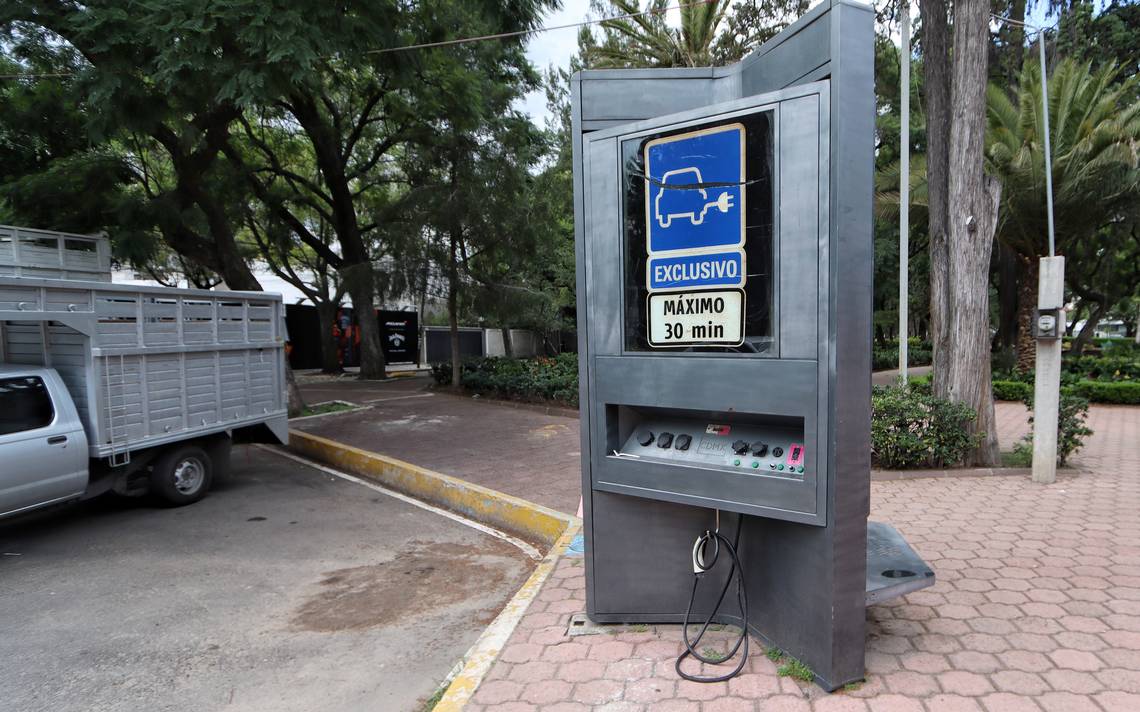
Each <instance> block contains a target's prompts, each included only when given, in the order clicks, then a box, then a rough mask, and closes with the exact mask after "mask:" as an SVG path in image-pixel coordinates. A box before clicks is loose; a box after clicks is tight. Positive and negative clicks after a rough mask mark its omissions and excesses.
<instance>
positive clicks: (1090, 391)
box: [1061, 381, 1140, 405]
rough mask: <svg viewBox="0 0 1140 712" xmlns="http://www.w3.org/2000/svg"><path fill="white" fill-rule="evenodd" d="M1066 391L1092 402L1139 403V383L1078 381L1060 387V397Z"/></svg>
mask: <svg viewBox="0 0 1140 712" xmlns="http://www.w3.org/2000/svg"><path fill="white" fill-rule="evenodd" d="M1066 392H1069V393H1073V394H1075V395H1079V396H1080V397H1082V398H1086V399H1088V400H1089V401H1091V402H1093V403H1113V404H1116V405H1140V383H1104V382H1101V381H1079V382H1077V383H1075V384H1073V385H1072V386H1069V387H1068V388H1062V389H1061V393H1062V397H1064V395H1063V394H1065V393H1066Z"/></svg>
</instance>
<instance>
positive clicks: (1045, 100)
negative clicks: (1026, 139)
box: [1037, 30, 1056, 257]
mask: <svg viewBox="0 0 1140 712" xmlns="http://www.w3.org/2000/svg"><path fill="white" fill-rule="evenodd" d="M1037 46H1038V47H1040V48H1041V109H1042V118H1043V119H1044V121H1045V136H1044V138H1045V204H1046V207H1047V209H1048V213H1047V214H1048V217H1049V256H1050V257H1052V256H1053V255H1055V254H1056V249H1055V245H1054V243H1053V157H1052V152H1051V149H1050V147H1049V80H1048V78H1046V76H1045V30H1040V31H1038V33H1037Z"/></svg>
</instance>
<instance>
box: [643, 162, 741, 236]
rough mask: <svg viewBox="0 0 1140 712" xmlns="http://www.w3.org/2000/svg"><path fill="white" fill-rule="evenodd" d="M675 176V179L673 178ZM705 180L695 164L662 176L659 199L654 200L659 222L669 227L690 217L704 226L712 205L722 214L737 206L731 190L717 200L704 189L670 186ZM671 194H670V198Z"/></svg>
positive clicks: (697, 223)
mask: <svg viewBox="0 0 1140 712" xmlns="http://www.w3.org/2000/svg"><path fill="white" fill-rule="evenodd" d="M677 176H692V178H691V179H689V181H688V182H683V181H680V180H676V178H677ZM670 178H673V179H674V180H673V181H670V180H669V179H670ZM703 182H704V179H703V178H702V177H701V171H700V169H699V168H696V167H695V166H692V167H688V168H677V169H675V170H671V171H668V172H666V173H665V175H663V176H661V189H660V190H659V191H658V192H657V198H656V199H655V200H654V201H653V210H654V212H655V213H657V224H658V225H660V226H661V228H662V229H668V227H669V226H670V225H672V224H673V220H674V219H684V218H688V220H689V222H691V223H692V224H693V225H700V224H701V223H703V222H704V221H705V214H706V213H707V212H708V211H709V210H711V209H712V208H716V209H717V210H720V211H721V212H722V213H727V212H728V209H729V208H731V207H733V202H732V195H731V194H730V193H729V192H728V191H724V192H723V193H721V194H720V195H718V196H717V198H716V200H713V201H709V194H708V191H707V190H705V189H704V188H696V189H692V188H689V189H685V188H679V187H678V188H671V187H670V186H679V185H689V184H690V183H695V184H698V185H699V184H701V183H703ZM667 195H668V197H666V196H667ZM662 202H664V203H665V205H664V210H663V209H662V205H661V204H662Z"/></svg>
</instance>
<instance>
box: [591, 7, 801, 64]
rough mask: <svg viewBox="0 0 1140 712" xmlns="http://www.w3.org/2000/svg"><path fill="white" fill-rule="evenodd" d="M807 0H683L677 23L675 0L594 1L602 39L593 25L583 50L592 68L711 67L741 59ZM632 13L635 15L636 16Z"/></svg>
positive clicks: (796, 14) (779, 27)
mask: <svg viewBox="0 0 1140 712" xmlns="http://www.w3.org/2000/svg"><path fill="white" fill-rule="evenodd" d="M808 6H809V3H808V2H807V0H745V1H743V2H736V3H733V0H709V2H701V3H682V4H681V5H680V8H679V9H678V10H677V12H678V14H679V17H680V23H679V26H677V27H673V26H671V25H670V24H669V22H668V21H667V11H669V10H671V9H673V8H675V7H676V5H674V4H673V3H672V2H671V0H647V1H646V4H645V6H644V7H642V6H641V5H640V3H639V0H608V1H607V2H603V1H602V0H594V2H593V3H592V4H591V8H592V9H593V10H594V11H595V12H597V13H598V14H600V15H601V16H602V17H611V18H613V19H610V20H607V21H605V22H603V23H602V37H601V40H600V41H598V40H595V38H594V36H593V34H592V33H591V32H589V31H588V30H587V31H585V32H583V33H582V35H580V37H579V54H580V56H581V57H582V61H583V63H584V65H585V66H586V67H588V68H590V69H605V68H620V67H710V66H719V65H724V64H729V63H731V62H736V61H738V60H740V59H741V58H743V57H744V55H746V54H748V53H749V52H751V51H752V50H753V49H755V48H756V47H758V46H759V45H760V44H761V43H763V42H764V41H766V40H767V39H769V38H770V37H772V36H774V35H775V34H776V33H777V32H779V31H780V30H781V29H783V27H784V26H785V25H786V24H788V23H789V22H791V21H792V20H795V19H796V18H797V17H799V16H800V15H802V14H803V13H804V12H806V11H807V9H808ZM630 16H632V17H630Z"/></svg>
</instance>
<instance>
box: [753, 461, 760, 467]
mask: <svg viewBox="0 0 1140 712" xmlns="http://www.w3.org/2000/svg"><path fill="white" fill-rule="evenodd" d="M752 466H753V467H760V463H759V462H753V463H752Z"/></svg>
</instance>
